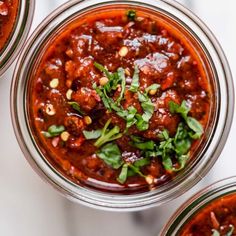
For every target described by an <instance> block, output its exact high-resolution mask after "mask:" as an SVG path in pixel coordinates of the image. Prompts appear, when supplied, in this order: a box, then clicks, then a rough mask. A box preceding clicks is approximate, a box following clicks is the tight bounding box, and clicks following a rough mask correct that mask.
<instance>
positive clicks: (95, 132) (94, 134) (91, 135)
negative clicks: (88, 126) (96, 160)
mask: <svg viewBox="0 0 236 236" xmlns="http://www.w3.org/2000/svg"><path fill="white" fill-rule="evenodd" d="M83 134H84V137H85V138H86V139H87V140H89V139H97V138H99V137H100V136H101V135H102V130H100V129H98V130H92V131H87V130H84V131H83Z"/></svg>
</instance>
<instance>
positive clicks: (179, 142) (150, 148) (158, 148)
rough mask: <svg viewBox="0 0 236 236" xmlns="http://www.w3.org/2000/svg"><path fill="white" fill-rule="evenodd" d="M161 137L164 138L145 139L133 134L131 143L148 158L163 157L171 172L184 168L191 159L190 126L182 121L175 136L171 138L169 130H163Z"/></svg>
mask: <svg viewBox="0 0 236 236" xmlns="http://www.w3.org/2000/svg"><path fill="white" fill-rule="evenodd" d="M159 138H161V139H162V141H161V142H154V141H152V140H149V141H145V140H144V139H143V138H140V137H138V136H134V135H133V136H131V140H132V142H131V145H133V146H134V147H136V148H138V149H140V150H141V151H142V154H143V155H144V156H145V157H147V158H151V157H161V158H162V164H163V166H164V168H165V169H166V170H167V171H169V172H177V171H180V170H182V169H183V168H184V167H185V165H186V163H187V160H188V159H189V150H190V148H191V143H192V137H191V136H190V134H189V127H188V126H187V125H185V124H184V123H182V122H181V123H180V124H179V126H178V129H177V132H176V134H175V137H173V138H171V137H170V135H169V133H168V131H167V130H163V132H162V133H161V134H160V135H159ZM173 158H176V159H177V161H178V167H175V166H174V165H173V161H172V159H173Z"/></svg>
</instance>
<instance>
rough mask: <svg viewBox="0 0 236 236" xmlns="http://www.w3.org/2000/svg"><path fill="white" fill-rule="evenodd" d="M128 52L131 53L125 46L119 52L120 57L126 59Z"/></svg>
mask: <svg viewBox="0 0 236 236" xmlns="http://www.w3.org/2000/svg"><path fill="white" fill-rule="evenodd" d="M128 52H129V49H128V48H127V47H125V46H123V47H122V48H121V49H120V51H119V55H120V56H121V57H125V56H126V55H127V54H128Z"/></svg>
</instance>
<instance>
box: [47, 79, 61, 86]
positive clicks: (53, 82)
mask: <svg viewBox="0 0 236 236" xmlns="http://www.w3.org/2000/svg"><path fill="white" fill-rule="evenodd" d="M58 85H59V79H56V78H55V79H52V80H51V81H50V84H49V86H50V87H51V88H56V87H57V86H58Z"/></svg>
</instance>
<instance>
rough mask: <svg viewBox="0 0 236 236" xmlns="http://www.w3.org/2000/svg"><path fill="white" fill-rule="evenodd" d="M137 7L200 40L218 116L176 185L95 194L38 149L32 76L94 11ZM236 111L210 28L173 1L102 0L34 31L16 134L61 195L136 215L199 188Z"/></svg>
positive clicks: (75, 7) (15, 103) (18, 85)
mask: <svg viewBox="0 0 236 236" xmlns="http://www.w3.org/2000/svg"><path fill="white" fill-rule="evenodd" d="M119 8H120V9H124V8H125V9H136V10H140V11H145V12H146V14H153V15H158V16H161V17H163V19H165V20H166V22H171V24H174V25H175V27H176V28H178V29H179V31H181V33H183V34H184V35H187V36H188V37H190V38H191V40H192V42H194V44H193V45H194V47H195V49H196V50H198V51H199V55H200V56H201V59H202V61H203V63H204V66H205V70H206V73H207V74H208V75H209V76H210V77H212V78H213V81H211V83H212V86H213V87H214V94H213V96H214V97H215V98H214V99H215V100H214V102H213V103H214V104H213V115H212V119H211V120H210V122H209V125H208V129H207V132H206V135H205V137H204V142H203V143H202V144H201V146H200V147H199V151H198V153H196V156H195V157H194V159H193V160H192V161H191V162H190V163H189V164H188V166H187V167H186V168H185V169H184V170H183V171H182V172H181V173H179V174H178V175H177V176H176V177H175V178H174V179H173V180H172V181H170V182H168V183H167V184H164V185H162V186H160V187H158V188H157V189H155V190H152V191H149V192H145V193H138V194H131V195H121V194H112V193H106V192H100V191H97V190H92V189H89V188H86V187H83V186H79V185H78V184H75V183H74V182H72V181H70V180H69V179H68V178H66V176H65V175H63V174H62V173H61V172H60V171H58V170H57V169H56V168H55V167H54V166H52V165H51V164H50V163H49V162H48V161H47V159H46V158H45V156H44V154H43V153H42V152H41V150H40V147H39V146H38V144H37V142H36V140H35V138H34V135H33V133H32V129H31V127H30V121H29V114H28V107H27V105H28V103H27V101H28V100H27V98H28V96H30V94H28V89H29V85H30V75H31V73H32V72H33V71H35V66H37V65H38V61H39V58H40V57H41V56H42V54H43V52H44V50H45V48H46V47H47V45H48V44H49V43H50V40H53V37H54V36H55V35H58V34H60V32H61V30H62V29H63V27H64V26H65V25H67V24H68V23H71V22H72V21H73V20H74V19H76V18H77V17H79V16H80V17H81V16H83V15H85V14H86V13H88V12H89V14H96V12H99V11H109V9H119ZM233 110H234V91H233V83H232V77H231V72H230V69H229V66H228V63H227V60H226V58H225V56H224V53H223V52H222V49H221V47H220V46H219V44H218V42H217V40H216V39H215V38H214V36H213V35H212V33H211V32H210V31H209V29H208V28H207V27H206V26H205V25H204V24H203V23H202V22H201V21H200V20H199V19H198V18H197V17H196V16H195V15H194V14H193V13H191V12H190V11H189V10H187V9H186V8H184V7H183V6H182V5H180V4H178V3H177V2H175V1H172V0H162V1H156V0H149V1H146V2H144V1H142V0H136V1H131V0H129V1H128V0H126V1H116V0H104V1H102V2H100V1H97V0H86V1H79V0H74V1H69V2H67V3H66V4H64V5H62V6H61V7H60V8H58V9H57V10H56V11H54V12H53V13H52V14H51V15H50V16H48V17H47V18H46V19H45V20H44V21H43V22H42V23H41V25H40V26H39V27H38V28H37V30H36V31H35V32H34V33H33V35H32V36H31V38H30V40H29V41H28V43H27V45H26V46H25V48H24V50H23V52H22V54H21V56H20V58H19V61H18V63H17V66H16V69H15V73H14V80H13V83H12V91H11V113H12V121H13V125H14V130H15V134H16V136H17V139H18V142H19V144H20V147H21V149H22V151H23V153H24V155H25V157H26V158H27V160H28V161H29V163H30V164H31V165H32V167H33V168H34V169H35V171H36V172H37V173H38V174H39V175H41V177H43V178H44V179H45V180H46V181H47V182H49V183H51V184H52V185H53V186H54V187H55V188H56V189H57V190H59V192H60V193H62V194H63V195H65V196H67V197H69V198H70V199H73V200H75V201H77V202H80V203H82V204H84V205H88V206H91V207H95V208H99V209H106V210H113V211H132V210H140V209H145V208H148V207H151V206H155V205H160V204H163V203H165V202H167V201H170V200H173V199H174V198H176V197H177V196H179V195H181V194H183V193H184V192H186V191H187V190H188V189H190V188H191V187H192V186H193V185H195V184H196V183H197V182H198V181H199V180H200V179H202V178H203V176H204V175H205V174H207V173H208V171H209V170H210V169H211V167H212V166H213V165H214V163H215V162H216V160H217V158H218V157H219V155H220V153H221V151H222V149H223V147H224V144H225V142H226V139H227V136H228V133H229V130H230V127H231V122H232V117H233Z"/></svg>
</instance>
